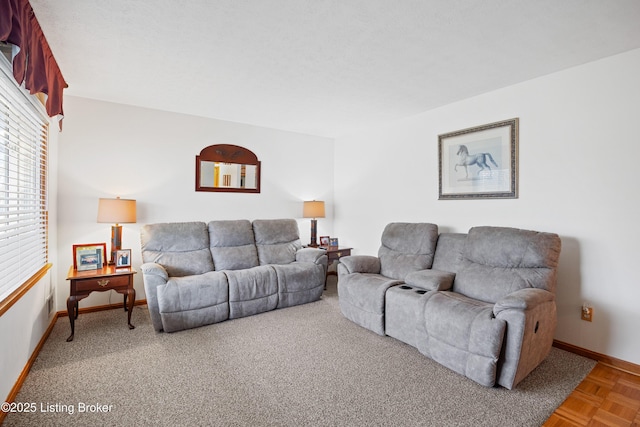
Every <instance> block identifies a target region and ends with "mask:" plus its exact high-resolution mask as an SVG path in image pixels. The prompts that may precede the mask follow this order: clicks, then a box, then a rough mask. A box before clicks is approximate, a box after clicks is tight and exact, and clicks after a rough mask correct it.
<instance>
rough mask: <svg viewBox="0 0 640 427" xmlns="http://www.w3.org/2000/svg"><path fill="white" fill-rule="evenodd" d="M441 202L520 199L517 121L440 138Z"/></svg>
mask: <svg viewBox="0 0 640 427" xmlns="http://www.w3.org/2000/svg"><path fill="white" fill-rule="evenodd" d="M438 171H439V180H438V187H439V197H438V199H440V200H443V199H516V198H517V197H518V118H515V119H510V120H504V121H501V122H495V123H489V124H487V125H482V126H477V127H473V128H468V129H462V130H458V131H455V132H450V133H445V134H442V135H438Z"/></svg>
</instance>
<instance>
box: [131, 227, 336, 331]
mask: <svg viewBox="0 0 640 427" xmlns="http://www.w3.org/2000/svg"><path fill="white" fill-rule="evenodd" d="M140 239H141V246H142V260H143V262H144V264H143V265H142V266H141V270H142V277H143V281H144V289H145V293H146V297H147V305H148V307H149V315H150V316H151V321H152V323H153V327H154V329H155V330H156V331H162V330H164V331H165V332H174V331H179V330H182V329H188V328H195V327H198V326H203V325H208V324H212V323H217V322H222V321H224V320H227V319H235V318H239V317H244V316H250V315H253V314H257V313H262V312H265V311H269V310H274V309H276V308H283V307H290V306H294V305H298V304H304V303H308V302H312V301H316V300H318V299H320V296H321V295H322V292H323V290H324V284H325V277H326V270H327V256H326V255H325V251H323V250H321V249H315V248H303V247H302V244H301V242H300V236H299V230H298V224H297V223H296V221H295V220H294V219H275V220H255V221H253V223H251V222H249V221H248V220H235V221H211V222H209V223H208V224H206V223H204V222H183V223H162V224H147V225H144V226H143V227H142V229H141V233H140Z"/></svg>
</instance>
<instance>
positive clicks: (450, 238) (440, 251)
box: [432, 233, 467, 273]
mask: <svg viewBox="0 0 640 427" xmlns="http://www.w3.org/2000/svg"><path fill="white" fill-rule="evenodd" d="M466 242H467V235H466V234H463V233H440V235H439V236H438V244H437V246H436V253H435V255H434V257H433V266H432V268H434V269H436V270H442V271H450V272H452V273H457V272H458V271H459V270H460V269H461V268H462V267H463V266H465V265H466V263H467V261H466V260H465V259H464V256H463V252H464V245H465V243H466Z"/></svg>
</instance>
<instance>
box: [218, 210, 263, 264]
mask: <svg viewBox="0 0 640 427" xmlns="http://www.w3.org/2000/svg"><path fill="white" fill-rule="evenodd" d="M208 228H209V240H210V245H211V255H212V257H213V264H214V266H215V269H216V270H217V271H219V270H241V269H245V268H251V267H257V266H258V265H259V263H258V251H257V250H256V244H255V240H254V237H253V228H252V227H251V223H250V222H249V221H248V220H236V221H211V222H209V224H208Z"/></svg>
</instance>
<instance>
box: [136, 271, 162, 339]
mask: <svg viewBox="0 0 640 427" xmlns="http://www.w3.org/2000/svg"><path fill="white" fill-rule="evenodd" d="M140 270H142V281H143V282H144V293H145V296H146V297H147V307H148V309H149V317H151V323H152V324H153V329H155V330H156V331H161V330H162V319H161V318H160V308H159V306H158V291H157V288H158V286H164V285H166V284H167V281H168V280H169V274H168V273H167V270H166V269H165V268H164V267H163V266H161V265H160V264H156V263H155V262H147V263H144V264H142V265H141V266H140Z"/></svg>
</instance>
